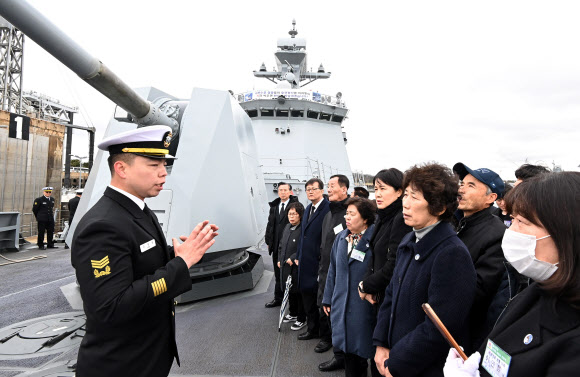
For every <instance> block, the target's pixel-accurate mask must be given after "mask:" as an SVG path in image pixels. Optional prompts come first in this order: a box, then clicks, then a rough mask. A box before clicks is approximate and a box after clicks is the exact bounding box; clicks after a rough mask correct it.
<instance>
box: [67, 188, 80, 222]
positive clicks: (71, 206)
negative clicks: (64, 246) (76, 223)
mask: <svg viewBox="0 0 580 377" xmlns="http://www.w3.org/2000/svg"><path fill="white" fill-rule="evenodd" d="M82 195H83V189H78V190H77V195H76V196H75V197H74V198H72V199H71V200H69V201H68V225H69V226H71V225H72V221H73V217H75V212H76V211H77V207H78V206H79V202H80V201H81V196H82Z"/></svg>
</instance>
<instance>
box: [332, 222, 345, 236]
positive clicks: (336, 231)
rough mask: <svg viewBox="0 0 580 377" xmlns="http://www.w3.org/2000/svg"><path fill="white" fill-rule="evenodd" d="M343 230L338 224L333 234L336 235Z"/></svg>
mask: <svg viewBox="0 0 580 377" xmlns="http://www.w3.org/2000/svg"><path fill="white" fill-rule="evenodd" d="M343 230H344V228H343V227H342V224H338V225H337V226H335V227H334V234H338V233H340V232H342V231H343Z"/></svg>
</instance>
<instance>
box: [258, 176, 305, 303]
mask: <svg viewBox="0 0 580 377" xmlns="http://www.w3.org/2000/svg"><path fill="white" fill-rule="evenodd" d="M291 191H292V185H290V184H289V183H286V182H280V183H278V198H277V199H274V200H272V201H271V202H270V203H268V204H270V213H269V215H268V224H267V225H266V235H265V241H266V245H268V253H269V254H270V255H271V256H272V265H273V268H274V279H275V280H276V282H275V284H274V299H273V300H272V301H270V302H267V303H266V305H265V306H266V307H267V308H274V307H276V306H280V305H282V297H283V290H282V286H281V285H280V268H279V267H278V246H279V245H280V239H281V237H282V232H283V231H284V228H285V227H286V225H287V224H289V221H288V216H287V214H286V209H287V208H288V204H290V203H293V202H297V201H298V198H297V197H296V196H294V195H292V194H291Z"/></svg>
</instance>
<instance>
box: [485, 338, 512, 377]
mask: <svg viewBox="0 0 580 377" xmlns="http://www.w3.org/2000/svg"><path fill="white" fill-rule="evenodd" d="M511 361H512V357H511V356H510V355H509V354H508V353H507V352H505V351H504V350H502V349H501V348H499V347H498V345H497V344H495V343H494V342H492V341H491V340H490V339H488V340H487V347H485V354H484V355H483V361H482V362H481V366H482V367H483V368H484V369H485V370H486V371H487V372H488V373H489V374H490V375H491V376H493V377H506V376H507V375H508V370H509V367H510V362H511Z"/></svg>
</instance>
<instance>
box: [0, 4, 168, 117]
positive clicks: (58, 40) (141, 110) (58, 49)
mask: <svg viewBox="0 0 580 377" xmlns="http://www.w3.org/2000/svg"><path fill="white" fill-rule="evenodd" d="M0 15H2V17H4V18H5V19H6V20H7V21H8V22H10V23H11V24H12V25H14V26H15V27H16V28H18V29H19V30H20V31H22V32H23V33H24V34H25V35H27V36H28V37H29V38H30V39H32V40H33V41H35V42H36V43H37V44H38V45H39V46H41V47H42V48H43V49H45V50H46V51H47V52H48V53H49V54H51V55H52V56H54V57H55V58H56V59H58V60H59V61H60V62H61V63H63V64H64V65H66V66H67V67H68V68H70V69H71V70H72V71H73V72H75V73H76V74H77V75H78V76H79V77H80V78H81V79H83V80H84V81H85V82H87V83H88V84H89V85H91V86H92V87H93V88H95V89H96V90H98V91H99V92H101V93H102V94H103V95H105V96H106V97H107V98H109V99H110V100H111V101H113V102H114V103H116V104H117V105H119V106H120V107H122V108H123V109H125V110H126V111H128V112H129V113H131V114H132V115H133V116H134V118H136V121H137V123H139V124H142V125H149V124H165V125H168V126H170V127H172V128H173V127H175V121H174V120H172V119H170V118H168V117H167V116H165V114H163V113H161V112H160V111H159V109H157V108H156V107H155V106H154V105H152V104H151V103H149V102H148V101H146V100H144V99H143V98H141V97H139V95H137V93H135V91H134V90H133V89H131V88H130V87H129V86H128V85H127V84H125V83H124V82H123V81H122V80H121V79H120V78H119V77H117V75H115V74H114V73H113V72H112V71H111V70H109V69H108V68H107V67H106V66H105V65H104V64H103V63H101V62H100V61H99V60H98V59H96V58H95V57H93V56H92V55H90V54H89V53H88V52H86V51H85V50H84V49H83V48H82V47H81V46H79V45H78V44H77V43H76V42H75V41H73V40H72V39H71V38H70V37H69V36H67V35H66V34H65V33H63V32H62V31H61V30H60V29H59V28H58V27H56V26H55V25H54V24H53V23H52V22H51V21H50V20H48V19H47V18H46V17H45V16H44V15H42V14H41V13H40V12H39V11H38V10H36V9H35V8H33V7H32V6H31V5H30V4H28V2H26V1H25V0H2V1H0Z"/></svg>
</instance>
